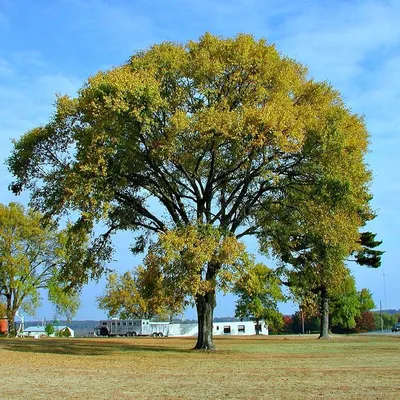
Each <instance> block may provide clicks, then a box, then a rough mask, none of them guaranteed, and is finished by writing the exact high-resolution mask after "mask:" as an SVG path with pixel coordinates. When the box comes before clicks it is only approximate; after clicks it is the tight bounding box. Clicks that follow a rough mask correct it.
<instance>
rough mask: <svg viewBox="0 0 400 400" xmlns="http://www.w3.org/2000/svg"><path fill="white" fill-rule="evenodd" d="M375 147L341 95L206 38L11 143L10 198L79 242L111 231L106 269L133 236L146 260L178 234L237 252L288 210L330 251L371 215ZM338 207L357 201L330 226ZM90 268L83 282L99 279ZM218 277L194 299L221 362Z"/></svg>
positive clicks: (291, 66)
mask: <svg viewBox="0 0 400 400" xmlns="http://www.w3.org/2000/svg"><path fill="white" fill-rule="evenodd" d="M367 144H368V134H367V132H366V129H365V126H364V123H363V121H362V119H361V118H360V117H358V116H356V115H353V114H351V113H350V112H349V110H348V109H347V108H346V107H345V105H344V104H343V102H342V100H341V98H340V95H339V94H338V93H337V92H336V91H335V90H334V89H333V88H332V87H331V86H330V85H329V84H327V83H324V82H323V83H319V82H315V81H313V80H311V79H309V78H308V77H307V72H306V69H305V68H304V67H303V66H302V65H300V64H298V63H297V62H295V61H293V60H292V59H289V58H287V57H283V56H281V55H280V54H279V52H278V51H277V50H276V49H275V47H274V46H273V45H269V44H267V43H266V41H265V40H258V41H257V40H255V39H254V38H253V37H252V36H250V35H238V36H237V37H235V38H231V39H221V38H218V37H216V36H213V35H211V34H205V35H204V36H203V37H201V38H200V40H199V41H198V42H194V41H191V42H188V43H187V44H185V45H180V44H176V43H162V44H160V45H155V46H152V47H151V48H150V49H148V50H146V51H141V52H138V53H136V54H134V55H133V56H132V57H131V59H130V60H129V61H128V62H127V63H126V64H124V65H122V66H120V67H116V68H113V69H111V70H109V71H101V72H99V73H98V74H96V75H95V76H93V77H91V78H90V79H89V80H88V81H87V83H86V84H85V85H84V86H83V88H82V89H81V90H80V91H79V93H78V96H77V97H76V98H69V97H67V96H63V97H59V98H58V99H57V103H56V111H55V114H54V116H53V118H52V119H51V121H50V122H49V123H48V124H47V125H45V126H42V127H38V128H35V129H33V130H31V131H29V132H28V133H26V134H25V135H24V136H23V137H22V138H21V139H19V140H18V141H17V142H16V143H15V145H14V151H13V153H12V155H11V157H10V158H9V160H8V165H9V167H10V170H11V172H12V173H13V174H14V176H15V178H16V179H15V181H14V182H13V183H12V185H11V189H12V190H13V192H14V193H20V192H21V191H22V190H23V189H29V190H31V193H32V197H31V203H32V205H33V206H35V207H37V208H39V209H40V210H42V211H44V212H45V213H47V214H48V215H64V214H68V213H70V212H71V211H76V212H78V213H79V214H80V215H79V218H78V220H77V221H76V226H75V229H77V228H78V227H79V228H80V229H86V230H88V231H90V230H92V229H93V228H94V227H95V225H96V223H99V222H101V223H102V225H103V226H104V225H105V226H106V229H105V232H104V233H103V234H102V235H100V236H98V238H97V240H95V241H94V243H93V244H94V246H95V249H96V251H93V253H92V254H95V255H97V257H104V258H107V256H109V251H110V241H111V235H112V233H113V232H114V231H116V230H129V231H132V232H134V235H135V238H136V239H135V240H136V242H135V243H134V245H133V248H134V249H135V250H137V251H140V250H144V248H145V245H146V243H147V242H148V239H150V238H151V234H152V233H165V232H168V230H171V229H179V228H181V227H182V226H183V227H184V226H193V227H196V226H198V225H210V226H214V227H215V228H218V229H219V230H220V232H222V234H223V235H226V236H236V238H241V237H243V236H245V235H257V234H260V233H261V230H260V229H259V226H260V225H261V219H262V221H263V223H264V227H265V221H267V220H273V217H274V215H276V213H280V212H282V211H284V210H286V209H288V208H292V207H296V208H297V209H299V212H300V211H301V212H302V213H303V214H304V215H303V217H304V218H309V217H312V218H314V219H319V220H320V221H323V223H324V224H325V225H323V224H322V223H321V224H320V228H321V229H322V230H323V231H324V235H325V236H326V237H328V236H335V235H333V233H334V232H336V230H337V227H336V225H339V226H340V224H341V222H342V221H343V219H346V220H347V221H348V222H347V226H346V230H345V231H346V232H348V233H347V235H350V236H351V235H353V234H354V229H355V230H357V228H358V226H359V224H360V218H359V217H358V215H357V212H356V211H355V210H356V209H357V210H359V209H360V208H363V207H366V205H367V203H368V196H367V189H366V184H367V182H368V180H369V174H368V172H367V171H366V168H365V166H364V163H363V156H364V154H365V152H366V151H367ZM299 193H301V194H302V197H301V201H299V202H298V203H293V202H292V201H291V199H292V198H298V197H299V196H298V194H299ZM332 197H334V198H337V199H338V200H341V199H343V198H346V199H347V203H348V204H349V207H347V209H346V212H343V213H342V215H341V218H339V217H338V215H337V214H335V215H336V219H332V218H331V216H330V206H329V202H330V199H331V198H332ZM355 203H357V207H356V206H355ZM266 216H267V217H266ZM342 218H343V219H342ZM324 226H325V227H326V228H327V229H324ZM268 232H269V231H268V229H263V235H264V236H265V235H268V234H269V233H268ZM336 236H337V235H336ZM90 268H91V263H88V264H87V268H86V269H84V270H80V274H78V277H81V278H83V277H84V275H85V273H89V272H90V273H92V274H93V273H94V274H97V273H100V272H101V268H98V269H95V270H93V269H90ZM221 268H222V265H221V264H220V263H219V262H216V261H214V259H212V260H210V262H208V263H207V265H204V266H202V268H197V271H198V272H199V274H200V275H201V279H202V280H204V281H205V283H207V284H205V285H201V287H207V290H200V291H199V292H198V293H196V294H195V296H194V299H195V302H196V307H197V309H198V310H200V311H201V312H200V313H199V316H198V320H199V327H200V328H201V329H199V336H198V342H197V346H196V347H197V348H201V349H211V348H214V345H213V342H212V319H213V310H214V307H215V304H216V301H215V300H216V294H215V290H216V287H217V286H216V284H215V282H216V280H217V278H218V274H219V272H220V271H221ZM71 278H72V277H71ZM203 328H204V329H203Z"/></svg>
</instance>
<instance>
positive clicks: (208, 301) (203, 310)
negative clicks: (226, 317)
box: [194, 290, 217, 350]
mask: <svg viewBox="0 0 400 400" xmlns="http://www.w3.org/2000/svg"><path fill="white" fill-rule="evenodd" d="M195 301H196V309H197V324H198V328H199V329H198V335H197V343H196V346H195V347H194V348H195V350H216V347H215V345H214V341H213V317H214V308H215V306H216V304H217V302H216V295H215V290H213V291H211V292H207V293H206V294H204V295H197V296H196V299H195Z"/></svg>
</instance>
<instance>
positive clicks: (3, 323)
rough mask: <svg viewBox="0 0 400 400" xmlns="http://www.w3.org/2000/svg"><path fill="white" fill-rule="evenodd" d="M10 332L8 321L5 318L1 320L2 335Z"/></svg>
mask: <svg viewBox="0 0 400 400" xmlns="http://www.w3.org/2000/svg"><path fill="white" fill-rule="evenodd" d="M7 332H8V321H7V319H5V318H2V319H0V333H3V334H4V333H7Z"/></svg>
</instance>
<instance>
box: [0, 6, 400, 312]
mask: <svg viewBox="0 0 400 400" xmlns="http://www.w3.org/2000/svg"><path fill="white" fill-rule="evenodd" d="M399 20H400V2H399V1H396V0H383V1H382V0H352V1H348V0H338V1H335V2H329V1H327V0H315V1H311V0H299V1H296V2H285V3H283V4H282V2H281V1H279V0H266V1H261V0H234V1H225V0H217V1H211V0H205V1H203V2H188V1H184V0H174V1H171V2H169V3H168V5H166V3H164V2H162V1H159V0H155V1H152V2H151V3H150V2H147V1H145V0H135V1H128V0H114V1H111V0H88V1H86V2H80V1H78V0H56V1H46V0H44V1H42V2H40V3H31V2H29V1H27V0H21V1H18V2H13V1H11V0H3V1H2V2H1V3H0V33H1V34H0V43H1V46H0V133H1V136H0V140H1V147H0V159H1V160H2V162H1V163H0V187H1V189H2V191H1V193H2V194H1V198H0V201H1V202H2V203H4V204H7V203H9V202H10V201H18V202H21V203H22V204H24V205H27V202H28V199H29V196H28V193H24V194H23V195H21V196H18V197H15V196H13V195H12V193H11V192H9V191H8V189H7V188H8V185H9V184H10V183H11V181H12V177H11V176H10V174H9V173H8V171H7V168H6V166H5V165H4V160H5V159H6V158H7V157H8V155H9V153H10V151H11V149H12V143H11V139H17V138H19V137H20V136H21V135H22V134H23V133H25V132H26V131H28V130H29V129H31V128H33V127H35V126H38V125H41V124H45V123H46V122H47V121H48V120H49V118H50V116H51V115H52V112H53V103H54V100H55V93H61V94H69V95H70V96H75V95H76V93H77V91H78V90H79V88H80V87H82V86H83V84H84V83H85V81H86V80H87V78H88V77H89V76H91V75H93V74H95V73H96V72H97V71H99V70H100V69H109V68H112V67H114V66H118V65H121V64H122V63H124V62H125V61H126V60H127V59H128V58H129V57H130V56H131V55H132V54H133V53H134V52H136V51H139V50H143V49H146V48H148V47H149V46H151V45H152V44H156V43H160V42H162V41H174V42H181V43H186V42H187V41H189V40H197V39H198V38H199V37H200V36H201V35H203V34H204V33H205V32H206V31H209V32H211V33H212V34H215V35H221V36H223V37H229V36H235V35H236V34H237V33H250V34H253V35H254V37H255V38H257V39H259V38H266V39H267V41H268V42H269V43H275V45H276V47H277V49H278V50H279V51H280V52H282V54H284V55H286V56H288V57H290V58H295V59H296V60H297V61H298V62H300V63H302V64H305V65H307V66H308V69H309V76H310V77H313V78H314V79H315V80H318V81H325V80H326V81H329V82H330V83H331V84H332V85H333V87H334V88H336V89H337V90H339V91H340V92H341V94H342V97H343V99H344V102H345V104H346V105H347V106H348V107H349V108H350V109H351V110H352V112H354V113H357V114H360V115H364V116H365V121H366V125H367V128H368V130H369V132H370V135H371V136H370V139H371V144H370V153H369V154H368V156H367V162H368V164H369V166H370V168H371V170H372V172H373V182H372V186H371V192H372V194H373V195H374V198H373V200H372V208H373V209H374V210H376V212H377V218H375V220H373V221H371V222H370V223H368V225H367V226H366V227H365V228H366V229H367V230H370V231H372V232H374V233H377V237H376V238H377V240H383V245H382V246H381V247H382V250H384V251H385V254H384V255H383V257H382V267H381V268H380V269H378V270H372V269H368V268H365V267H360V266H357V265H350V266H349V267H350V269H351V271H352V273H353V275H354V276H355V279H356V285H357V289H358V290H360V289H362V288H368V289H370V290H371V292H372V294H373V299H374V301H375V304H376V308H377V309H379V307H380V303H381V304H382V308H383V309H400V301H399V299H398V288H397V286H398V282H399V281H400V270H399V268H397V265H396V264H397V257H396V252H397V243H396V239H397V237H396V236H397V230H398V226H399V222H400V218H399V214H398V207H397V202H398V199H399V194H400V185H399V174H398V171H399V170H400V157H399V156H398V154H397V152H398V150H397V149H398V148H399V147H400V138H399V135H397V134H396V133H397V127H398V126H400V114H399V113H398V112H397V109H398V106H399V100H400V75H399V73H398V71H399V70H400V40H399V39H400V24H399V23H398V21H399ZM114 243H115V244H116V252H115V256H114V258H115V260H116V261H115V262H113V263H111V264H110V265H109V267H110V268H111V269H115V270H116V271H118V272H119V273H122V272H125V271H127V270H130V269H132V268H133V267H134V266H136V265H138V264H139V263H140V261H141V258H140V257H134V256H133V255H132V254H131V253H130V252H129V250H128V248H129V245H130V244H131V242H130V235H129V233H126V232H125V233H121V234H118V235H117V236H116V237H115V240H114ZM246 243H247V242H246ZM248 245H249V246H250V248H251V251H256V249H257V246H256V244H255V243H254V241H253V242H248ZM268 264H269V265H270V266H271V265H272V264H271V262H268ZM105 282H106V280H105V278H104V277H103V278H102V279H101V280H100V281H99V283H97V284H96V283H95V282H91V283H90V284H89V285H87V286H85V288H84V289H83V292H82V306H81V308H80V309H79V311H78V313H77V314H76V316H75V317H74V319H76V320H85V319H89V320H92V319H93V320H99V319H104V318H105V317H106V313H105V312H104V311H101V310H98V309H97V307H96V303H95V298H96V296H98V295H100V294H101V293H102V291H103V290H104V287H105ZM234 301H235V297H234V296H232V295H228V296H222V295H218V304H217V308H216V309H215V313H214V315H215V316H216V317H219V316H233V315H234ZM297 308H298V307H297V305H294V304H293V303H286V304H281V305H280V311H281V312H282V313H283V314H292V313H293V312H295V311H296V310H297ZM36 316H37V317H38V318H39V319H43V318H44V317H46V319H47V320H51V319H52V318H53V316H54V310H53V308H52V306H51V305H50V304H49V303H48V302H47V300H46V298H44V300H43V306H42V307H40V308H39V309H38V311H37V313H36ZM185 316H186V317H187V318H194V317H195V311H194V310H192V309H189V310H188V311H187V312H186V313H185ZM30 317H32V318H33V317H35V316H25V319H27V320H28V319H29V318H30Z"/></svg>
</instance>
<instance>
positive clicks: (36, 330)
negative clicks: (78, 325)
mask: <svg viewBox="0 0 400 400" xmlns="http://www.w3.org/2000/svg"><path fill="white" fill-rule="evenodd" d="M64 330H68V331H69V333H70V335H69V337H74V336H75V332H74V330H73V329H71V328H70V327H69V326H66V325H63V326H58V325H57V326H54V333H52V334H51V335H49V336H50V337H55V336H57V333H59V332H62V331H64ZM20 336H24V337H34V338H36V339H38V338H40V337H42V336H47V333H46V327H45V326H29V327H28V328H25V329H24V330H23V332H22V333H21V334H20Z"/></svg>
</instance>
